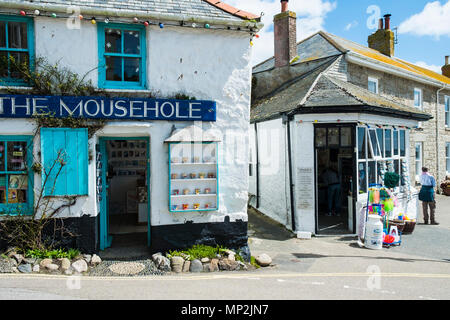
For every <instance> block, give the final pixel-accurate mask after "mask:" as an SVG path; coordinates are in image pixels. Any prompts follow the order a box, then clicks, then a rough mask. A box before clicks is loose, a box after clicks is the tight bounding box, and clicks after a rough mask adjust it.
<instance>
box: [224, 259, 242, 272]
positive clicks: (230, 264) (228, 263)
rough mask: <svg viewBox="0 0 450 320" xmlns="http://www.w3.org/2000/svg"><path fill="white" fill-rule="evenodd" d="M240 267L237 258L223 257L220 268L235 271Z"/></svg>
mask: <svg viewBox="0 0 450 320" xmlns="http://www.w3.org/2000/svg"><path fill="white" fill-rule="evenodd" d="M238 267H239V264H238V262H237V261H236V260H230V259H222V260H220V261H219V269H220V270H225V271H234V270H236V269H237V268H238Z"/></svg>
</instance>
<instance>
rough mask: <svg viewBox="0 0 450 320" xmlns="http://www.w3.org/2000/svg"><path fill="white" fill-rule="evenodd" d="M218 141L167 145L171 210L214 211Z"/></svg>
mask: <svg viewBox="0 0 450 320" xmlns="http://www.w3.org/2000/svg"><path fill="white" fill-rule="evenodd" d="M216 155H217V143H190V142H189V143H183V142H180V143H170V144H169V163H170V165H169V177H170V183H169V189H170V196H169V199H170V201H169V210H170V212H186V211H215V210H217V204H218V195H217V192H218V176H217V174H218V171H217V158H216Z"/></svg>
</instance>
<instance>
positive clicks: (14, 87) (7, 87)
mask: <svg viewBox="0 0 450 320" xmlns="http://www.w3.org/2000/svg"><path fill="white" fill-rule="evenodd" d="M3 89H5V90H8V89H13V90H27V91H31V90H33V87H27V86H21V85H0V90H3Z"/></svg>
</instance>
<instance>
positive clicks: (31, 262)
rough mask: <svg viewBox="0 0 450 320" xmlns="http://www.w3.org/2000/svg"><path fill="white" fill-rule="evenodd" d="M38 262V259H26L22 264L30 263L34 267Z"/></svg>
mask: <svg viewBox="0 0 450 320" xmlns="http://www.w3.org/2000/svg"><path fill="white" fill-rule="evenodd" d="M37 260H38V259H36V258H24V259H23V261H22V263H29V264H31V265H34V264H36V262H37Z"/></svg>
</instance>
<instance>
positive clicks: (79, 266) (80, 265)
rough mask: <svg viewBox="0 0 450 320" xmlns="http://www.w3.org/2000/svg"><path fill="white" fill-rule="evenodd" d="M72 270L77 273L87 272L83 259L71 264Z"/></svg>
mask: <svg viewBox="0 0 450 320" xmlns="http://www.w3.org/2000/svg"><path fill="white" fill-rule="evenodd" d="M72 268H73V270H75V271H76V272H78V273H83V272H86V271H88V265H87V263H86V261H85V260H84V259H79V260H77V261H75V262H73V263H72Z"/></svg>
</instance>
